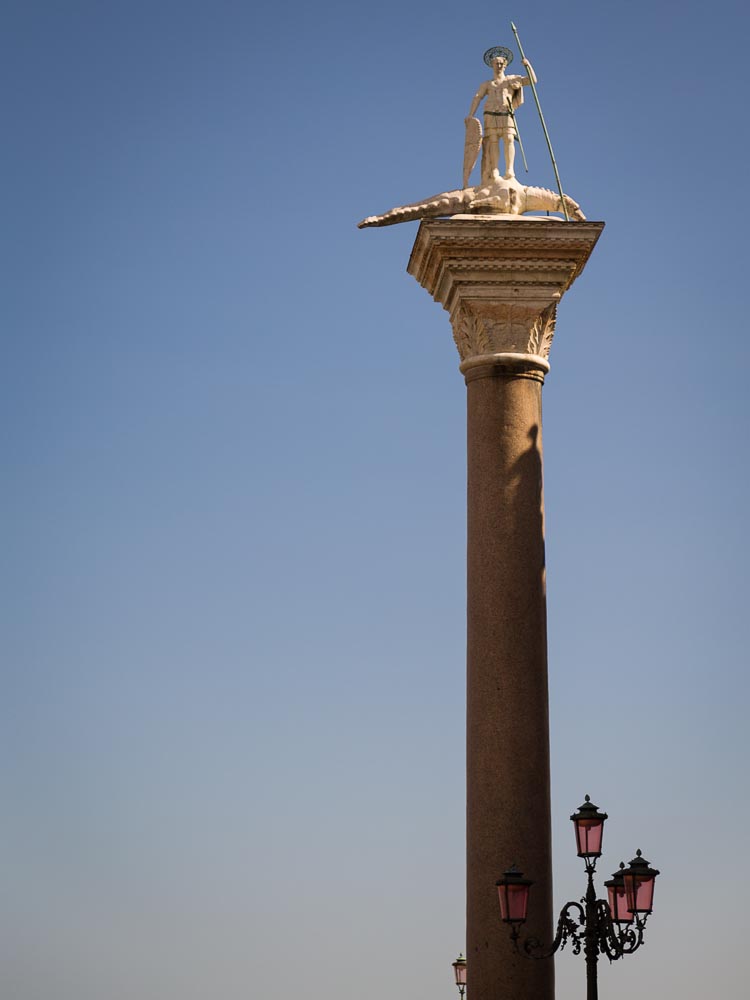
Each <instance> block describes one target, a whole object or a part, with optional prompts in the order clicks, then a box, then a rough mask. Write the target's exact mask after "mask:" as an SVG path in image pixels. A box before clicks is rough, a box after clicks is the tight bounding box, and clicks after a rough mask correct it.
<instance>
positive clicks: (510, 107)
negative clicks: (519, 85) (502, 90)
mask: <svg viewBox="0 0 750 1000" xmlns="http://www.w3.org/2000/svg"><path fill="white" fill-rule="evenodd" d="M505 103H506V104H507V106H508V114H509V115H510V120H511V121H512V122H513V128H514V129H515V130H516V139H518V148H519V149H520V150H521V156H522V157H523V166H524V169H525V171H526V173H527V174H528V172H529V165H528V163H527V162H526V153H524V151H523V143H522V142H521V133H520V132H519V131H518V122H517V121H516V116H515V113H514V111H513V104H512V103H511V99H510V98H509V97H506V98H505Z"/></svg>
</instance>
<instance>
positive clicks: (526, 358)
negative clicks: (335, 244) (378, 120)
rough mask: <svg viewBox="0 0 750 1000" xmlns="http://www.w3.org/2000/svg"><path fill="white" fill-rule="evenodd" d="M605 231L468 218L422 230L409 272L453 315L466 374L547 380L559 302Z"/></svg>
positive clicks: (588, 225) (598, 225)
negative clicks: (520, 374) (490, 369)
mask: <svg viewBox="0 0 750 1000" xmlns="http://www.w3.org/2000/svg"><path fill="white" fill-rule="evenodd" d="M603 228H604V223H602V222H571V223H564V222H560V221H558V220H556V219H534V220H526V219H523V220H522V219H512V220H509V219H507V218H506V219H496V218H492V217H480V218H472V217H467V216H462V217H456V218H452V219H438V220H433V221H430V222H423V223H422V224H421V225H420V227H419V232H418V234H417V239H416V241H415V243H414V249H413V250H412V255H411V259H410V261H409V266H408V271H409V273H410V274H412V275H413V276H414V277H415V278H416V279H417V281H419V283H420V284H421V285H422V286H423V287H424V288H426V289H427V291H428V292H430V294H431V295H432V296H433V298H435V299H436V301H438V302H440V303H441V305H442V306H443V307H444V308H445V309H447V310H448V312H449V314H450V318H451V324H452V326H453V337H454V339H455V342H456V346H457V348H458V353H459V355H460V357H461V366H460V367H461V371H462V372H464V374H467V373H468V372H469V371H471V370H474V369H477V368H482V369H483V370H486V368H487V366H488V365H492V366H494V367H497V366H500V367H506V368H510V369H512V370H515V371H527V372H529V373H535V374H534V375H533V377H537V378H540V379H541V378H543V377H544V374H545V373H546V372H547V371H549V361H548V358H549V353H550V347H551V344H552V338H553V336H554V332H555V321H556V318H557V305H558V302H559V301H560V299H561V298H562V296H563V294H564V293H565V292H566V291H567V289H568V288H569V287H570V286H571V284H572V283H573V281H575V279H576V278H577V277H578V275H579V274H580V273H581V271H582V270H583V267H584V265H585V263H586V261H587V260H588V258H589V254H590V253H591V251H592V250H593V248H594V245H595V243H596V241H597V239H598V238H599V234H600V233H601V231H602V229H603ZM467 377H468V374H467Z"/></svg>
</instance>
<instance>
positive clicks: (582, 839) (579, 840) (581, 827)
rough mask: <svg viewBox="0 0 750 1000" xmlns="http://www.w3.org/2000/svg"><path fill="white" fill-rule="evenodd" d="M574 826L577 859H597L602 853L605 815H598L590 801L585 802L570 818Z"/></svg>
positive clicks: (587, 798)
mask: <svg viewBox="0 0 750 1000" xmlns="http://www.w3.org/2000/svg"><path fill="white" fill-rule="evenodd" d="M570 818H571V819H572V820H573V823H574V824H575V829H576V844H577V845H578V857H579V858H598V857H599V855H600V854H601V853H602V834H603V833H604V820H605V819H606V818H607V814H606V813H600V812H599V810H598V809H597V808H596V806H595V805H594V803H593V802H592V801H591V799H590V798H589V797H588V795H587V796H586V801H585V802H584V803H583V805H582V806H580V807H579V809H578V812H574V813H573V815H572V816H571V817H570Z"/></svg>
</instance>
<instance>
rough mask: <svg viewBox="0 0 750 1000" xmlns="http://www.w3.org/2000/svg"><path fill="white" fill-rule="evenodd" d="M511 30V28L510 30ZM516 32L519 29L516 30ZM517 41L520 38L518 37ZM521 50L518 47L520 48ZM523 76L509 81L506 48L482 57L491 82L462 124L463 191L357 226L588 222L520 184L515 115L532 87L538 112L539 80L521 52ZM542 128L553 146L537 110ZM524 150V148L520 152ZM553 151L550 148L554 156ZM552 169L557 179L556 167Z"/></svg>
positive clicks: (568, 202) (573, 206)
mask: <svg viewBox="0 0 750 1000" xmlns="http://www.w3.org/2000/svg"><path fill="white" fill-rule="evenodd" d="M512 27H513V26H512ZM514 32H515V28H514ZM516 37H518V36H517V35H516ZM519 47H520V45H519ZM521 56H522V59H521V61H522V62H523V65H524V66H525V67H526V70H527V74H526V75H525V76H517V75H507V74H506V72H505V70H506V69H507V68H508V66H509V65H510V63H511V62H512V60H513V53H512V52H511V50H510V49H508V48H506V47H505V46H502V45H496V46H493V47H492V48H490V49H488V50H487V51H486V52H485V54H484V61H485V63H486V64H487V65H488V66H489V67H490V68H491V69H492V79H491V80H485V82H484V83H482V84H481V85H480V87H479V90H477V92H476V94H475V95H474V99H473V100H472V102H471V107H470V108H469V114H468V115H467V117H466V118H465V119H464V122H465V126H466V140H465V146H464V164H463V186H462V187H461V188H458V189H455V190H453V191H444V192H442V193H441V194H436V195H433V196H432V197H430V198H426V199H423V200H422V201H418V202H413V203H411V204H409V205H401V206H398V207H396V208H392V209H391V210H390V211H389V212H385V213H384V214H383V215H371V216H369V217H368V218H366V219H363V220H362V222H360V223H359V228H360V229H364V228H367V227H369V226H390V225H393V224H394V223H396V222H407V221H409V220H411V219H427V218H436V217H438V216H446V215H458V214H494V215H498V214H500V215H506V216H520V215H523V213H524V212H535V211H546V212H547V213H549V212H562V213H564V214H565V217H566V219H574V220H577V221H584V220H585V218H586V216H585V215H584V214H583V212H582V211H581V207H580V205H578V203H577V202H575V201H573V199H572V198H570V197H569V196H568V195H567V194H563V193H562V190H560V191H559V192H557V191H551V190H549V189H548V188H540V187H529V186H527V185H524V184H520V183H519V182H518V181H517V180H516V176H515V170H514V164H515V142H516V141H519V144H520V136H519V135H518V127H517V124H516V117H515V115H516V111H517V109H518V108H520V107H521V105H522V104H523V88H524V87H527V86H531V87H532V90H534V97H535V99H536V101H537V107H539V103H538V98H537V95H536V91H535V85H536V83H537V76H536V73H535V72H534V69H533V67H532V65H531V63H530V62H529V61H528V59H526V57H525V56H524V55H523V51H522V52H521ZM482 101H484V102H485V104H484V131H483V130H482V125H481V122H480V121H479V119H478V118H476V117H475V115H476V112H477V110H478V109H479V105H480V104H481V103H482ZM539 112H540V118H541V120H542V127H543V129H544V131H545V137H546V138H547V142H548V144H549V136H548V135H547V131H546V125H545V124H544V119H543V118H542V115H541V108H539ZM501 144H502V147H503V157H504V171H503V173H502V174H501V173H500V146H501ZM480 149H481V151H482V165H481V177H480V182H479V184H477V185H476V186H475V187H470V186H469V176H470V174H471V171H472V170H473V168H474V165H475V164H476V161H477V159H478V157H479V151H480ZM521 149H522V150H523V147H521ZM551 152H552V148H551V146H550V153H551ZM552 160H553V166H554V167H555V172H556V173H557V165H556V164H555V162H554V157H553V158H552Z"/></svg>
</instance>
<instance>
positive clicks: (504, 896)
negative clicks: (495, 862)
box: [495, 865, 534, 924]
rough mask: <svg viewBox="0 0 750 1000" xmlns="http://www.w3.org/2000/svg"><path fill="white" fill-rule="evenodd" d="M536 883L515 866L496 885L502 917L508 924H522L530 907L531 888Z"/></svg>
mask: <svg viewBox="0 0 750 1000" xmlns="http://www.w3.org/2000/svg"><path fill="white" fill-rule="evenodd" d="M533 884H534V883H533V882H531V881H530V880H529V879H527V878H524V877H523V872H521V871H519V870H518V868H517V867H516V866H515V865H513V866H512V867H511V868H509V869H508V870H507V872H505V873H504V875H503V877H502V878H501V879H498V880H497V882H496V883H495V885H496V886H497V892H498V895H499V897H500V916H501V917H502V920H503V922H504V923H506V924H522V923H523V922H524V920H525V919H526V910H527V908H528V905H529V887H530V886H532V885H533Z"/></svg>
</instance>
